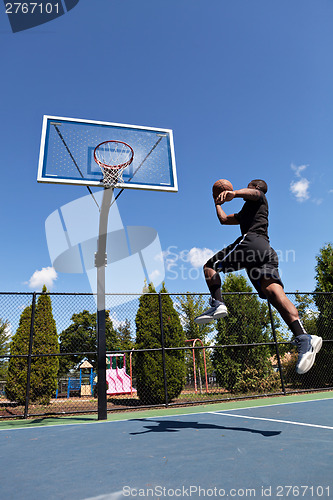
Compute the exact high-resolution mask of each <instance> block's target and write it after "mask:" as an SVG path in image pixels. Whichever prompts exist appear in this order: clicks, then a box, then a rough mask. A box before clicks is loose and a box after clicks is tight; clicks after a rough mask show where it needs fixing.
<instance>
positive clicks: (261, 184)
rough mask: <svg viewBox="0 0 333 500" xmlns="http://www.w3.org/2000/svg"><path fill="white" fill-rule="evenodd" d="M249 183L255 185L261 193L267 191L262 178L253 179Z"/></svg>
mask: <svg viewBox="0 0 333 500" xmlns="http://www.w3.org/2000/svg"><path fill="white" fill-rule="evenodd" d="M251 184H253V185H255V186H257V188H258V189H260V191H262V192H263V193H267V189H268V188H267V184H266V182H265V181H263V180H262V179H254V180H253V181H251Z"/></svg>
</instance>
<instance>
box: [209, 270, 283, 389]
mask: <svg viewBox="0 0 333 500" xmlns="http://www.w3.org/2000/svg"><path fill="white" fill-rule="evenodd" d="M222 292H223V293H224V300H225V303H226V305H227V308H228V316H227V317H226V318H224V319H222V320H219V321H218V323H217V331H218V333H217V336H216V343H217V345H219V346H223V347H222V348H221V347H220V348H216V349H215V350H214V355H213V361H214V366H215V370H216V377H217V381H218V383H219V385H220V386H222V387H224V388H225V389H227V390H228V391H232V392H240V391H241V392H248V391H256V392H257V391H259V392H266V391H268V390H269V389H275V388H276V387H277V385H278V384H279V379H278V377H277V376H276V374H275V373H273V369H272V364H271V362H270V360H269V358H270V356H271V352H270V349H269V347H268V346H265V345H259V346H251V345H246V346H237V345H236V344H260V343H264V342H268V341H269V340H270V339H269V316H268V314H267V305H266V304H265V303H261V302H260V301H259V299H258V297H257V295H255V294H250V293H249V292H252V288H251V286H250V285H249V284H248V283H247V281H246V279H245V278H244V277H243V276H238V275H235V274H229V275H227V276H226V278H225V281H224V283H223V285H222ZM229 346H230V347H229Z"/></svg>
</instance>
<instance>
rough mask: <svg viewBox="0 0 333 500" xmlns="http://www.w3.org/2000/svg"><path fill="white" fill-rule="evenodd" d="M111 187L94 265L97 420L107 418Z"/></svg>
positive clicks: (105, 199) (105, 196) (105, 194)
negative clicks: (106, 294) (107, 294)
mask: <svg viewBox="0 0 333 500" xmlns="http://www.w3.org/2000/svg"><path fill="white" fill-rule="evenodd" d="M112 194H113V188H104V192H103V200H102V205H101V210H100V216H99V234H98V243H97V253H96V255H95V266H96V267H97V364H98V368H97V376H98V381H97V390H98V420H106V419H107V395H106V390H107V386H106V334H105V330H106V325H105V267H106V264H107V255H106V240H107V232H108V231H107V230H108V217H109V211H110V206H111V199H112Z"/></svg>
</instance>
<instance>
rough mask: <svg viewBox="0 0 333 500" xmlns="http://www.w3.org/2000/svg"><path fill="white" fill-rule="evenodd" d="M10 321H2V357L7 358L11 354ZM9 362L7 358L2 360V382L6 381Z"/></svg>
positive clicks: (0, 348) (0, 324)
mask: <svg viewBox="0 0 333 500" xmlns="http://www.w3.org/2000/svg"><path fill="white" fill-rule="evenodd" d="M8 331H9V323H8V321H3V320H2V319H0V356H6V355H7V354H8V353H9V341H10V335H9V333H8ZM7 368H8V362H7V360H6V359H5V358H0V380H2V381H3V380H6V377H7Z"/></svg>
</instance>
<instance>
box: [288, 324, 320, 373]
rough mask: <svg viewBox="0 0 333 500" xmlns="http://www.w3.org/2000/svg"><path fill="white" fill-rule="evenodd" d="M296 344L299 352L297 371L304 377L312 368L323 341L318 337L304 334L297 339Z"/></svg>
mask: <svg viewBox="0 0 333 500" xmlns="http://www.w3.org/2000/svg"><path fill="white" fill-rule="evenodd" d="M295 344H296V346H297V350H298V360H297V365H296V371H297V373H299V374H301V375H302V374H303V373H306V372H308V371H309V370H310V368H312V365H313V363H314V360H315V357H316V354H317V353H318V352H319V351H320V349H321V346H322V344H323V339H322V338H321V337H318V336H317V335H308V334H304V335H299V336H298V337H296V338H295Z"/></svg>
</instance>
